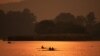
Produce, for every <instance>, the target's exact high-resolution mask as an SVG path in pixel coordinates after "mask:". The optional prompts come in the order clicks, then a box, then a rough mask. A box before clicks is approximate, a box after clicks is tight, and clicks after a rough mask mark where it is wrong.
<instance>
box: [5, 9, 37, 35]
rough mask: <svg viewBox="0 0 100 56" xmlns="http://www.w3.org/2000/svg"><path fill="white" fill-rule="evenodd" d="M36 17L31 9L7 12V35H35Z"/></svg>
mask: <svg viewBox="0 0 100 56" xmlns="http://www.w3.org/2000/svg"><path fill="white" fill-rule="evenodd" d="M35 21H36V17H35V16H34V14H33V13H31V11H30V10H29V9H24V10H23V11H22V12H21V11H9V12H8V13H7V14H6V28H7V29H6V35H8V36H11V35H33V33H34V30H33V29H34V27H33V26H34V24H33V23H34V22H35Z"/></svg>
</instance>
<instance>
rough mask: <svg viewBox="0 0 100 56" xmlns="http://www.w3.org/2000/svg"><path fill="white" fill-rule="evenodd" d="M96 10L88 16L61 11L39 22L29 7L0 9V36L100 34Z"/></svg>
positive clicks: (99, 23)
mask: <svg viewBox="0 0 100 56" xmlns="http://www.w3.org/2000/svg"><path fill="white" fill-rule="evenodd" d="M96 19H97V18H96V16H95V14H94V12H89V13H88V14H87V15H86V16H76V17H75V16H74V15H73V14H71V13H65V12H63V13H60V14H59V15H58V16H56V17H55V18H54V19H53V20H42V21H40V22H37V18H36V16H35V15H34V14H33V13H31V11H30V10H29V9H27V8H26V9H24V10H23V11H8V12H7V13H5V12H4V11H3V10H0V36H21V35H22V36H24V35H27V36H30V35H34V34H35V33H36V34H67V33H70V34H73V33H74V34H91V35H99V34H100V22H97V21H96Z"/></svg>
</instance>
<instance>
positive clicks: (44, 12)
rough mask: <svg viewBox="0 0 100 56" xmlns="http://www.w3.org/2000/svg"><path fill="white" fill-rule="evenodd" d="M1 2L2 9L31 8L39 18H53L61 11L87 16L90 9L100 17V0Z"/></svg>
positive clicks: (11, 0) (12, 0)
mask: <svg viewBox="0 0 100 56" xmlns="http://www.w3.org/2000/svg"><path fill="white" fill-rule="evenodd" d="M19 1H22V2H19ZM7 2H8V3H9V4H6V3H7ZM13 2H18V3H15V4H14V3H13ZM0 3H1V4H3V5H1V6H0V9H4V10H16V9H22V8H29V9H30V10H31V11H32V12H34V14H35V15H36V16H38V18H39V20H43V19H53V18H55V16H57V15H58V14H59V13H60V12H71V13H72V14H74V15H76V16H77V15H84V16H85V15H86V14H88V12H90V11H94V12H95V14H96V17H97V18H100V0H0ZM10 3H12V4H10ZM4 4H5V5H4Z"/></svg>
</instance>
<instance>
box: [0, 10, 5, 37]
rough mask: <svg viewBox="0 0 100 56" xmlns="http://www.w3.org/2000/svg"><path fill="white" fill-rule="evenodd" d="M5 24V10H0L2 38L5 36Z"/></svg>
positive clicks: (0, 32)
mask: <svg viewBox="0 0 100 56" xmlns="http://www.w3.org/2000/svg"><path fill="white" fill-rule="evenodd" d="M4 22H5V13H4V11H3V10H0V36H3V35H4Z"/></svg>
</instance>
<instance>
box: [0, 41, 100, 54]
mask: <svg viewBox="0 0 100 56" xmlns="http://www.w3.org/2000/svg"><path fill="white" fill-rule="evenodd" d="M42 45H43V46H44V47H46V48H47V49H45V50H43V49H41V46H42ZM49 47H54V48H55V49H56V51H48V48H49ZM0 56H100V41H12V43H11V44H8V43H7V41H5V42H4V41H0Z"/></svg>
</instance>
